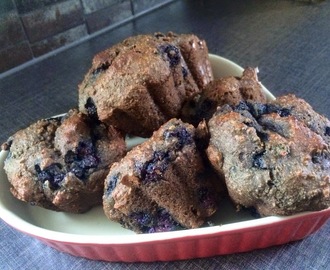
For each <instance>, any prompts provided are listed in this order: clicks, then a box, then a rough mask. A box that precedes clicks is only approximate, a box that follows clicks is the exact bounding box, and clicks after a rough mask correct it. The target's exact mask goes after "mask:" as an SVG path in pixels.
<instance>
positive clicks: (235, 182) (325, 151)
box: [207, 95, 330, 216]
mask: <svg viewBox="0 0 330 270" xmlns="http://www.w3.org/2000/svg"><path fill="white" fill-rule="evenodd" d="M208 127H209V132H210V143H209V146H208V148H207V154H208V157H209V160H210V162H211V163H212V165H213V166H214V168H215V169H216V170H217V172H218V173H219V175H221V176H223V177H224V179H225V181H226V185H227V188H228V192H229V195H230V197H231V199H232V200H233V202H234V203H235V204H236V205H238V206H243V207H247V208H249V207H253V208H255V209H256V210H257V211H258V212H259V213H260V215H262V216H268V215H291V214H295V213H298V212H302V211H316V210H321V209H325V208H328V207H330V150H329V136H330V134H329V132H328V131H329V127H330V122H329V120H328V119H326V118H325V117H324V116H322V115H319V114H318V113H316V112H315V111H314V110H313V109H312V108H311V106H310V105H309V104H307V103H306V102H305V101H303V100H302V99H299V98H297V97H295V96H294V95H288V96H282V97H279V98H278V99H277V100H275V101H273V102H270V103H251V102H241V103H240V104H239V105H237V106H229V105H225V106H223V107H221V108H219V109H218V110H217V112H216V113H215V114H214V116H213V117H212V118H211V119H210V121H209V123H208Z"/></svg>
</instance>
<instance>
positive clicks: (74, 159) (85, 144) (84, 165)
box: [64, 140, 100, 179]
mask: <svg viewBox="0 0 330 270" xmlns="http://www.w3.org/2000/svg"><path fill="white" fill-rule="evenodd" d="M64 161H65V163H66V165H67V167H68V171H71V172H72V173H74V175H75V176H77V177H78V178H80V179H84V178H85V177H86V173H87V171H88V169H91V168H96V167H97V166H98V164H99V162H100V160H99V158H98V157H97V156H96V149H95V147H94V144H93V142H92V141H91V140H88V141H82V142H79V144H78V147H77V149H76V151H75V152H73V151H72V150H70V151H68V152H67V153H66V155H65V156H64Z"/></svg>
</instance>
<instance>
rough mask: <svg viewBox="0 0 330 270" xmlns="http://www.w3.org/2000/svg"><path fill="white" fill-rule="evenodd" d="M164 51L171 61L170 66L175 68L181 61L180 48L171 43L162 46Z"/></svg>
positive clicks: (161, 48)
mask: <svg viewBox="0 0 330 270" xmlns="http://www.w3.org/2000/svg"><path fill="white" fill-rule="evenodd" d="M160 50H161V52H162V53H164V54H165V55H166V57H167V59H168V61H169V62H170V67H171V68H173V67H175V66H177V65H178V64H179V63H180V61H181V55H180V50H179V49H178V48H177V47H176V46H174V45H171V44H167V45H162V46H161V47H160Z"/></svg>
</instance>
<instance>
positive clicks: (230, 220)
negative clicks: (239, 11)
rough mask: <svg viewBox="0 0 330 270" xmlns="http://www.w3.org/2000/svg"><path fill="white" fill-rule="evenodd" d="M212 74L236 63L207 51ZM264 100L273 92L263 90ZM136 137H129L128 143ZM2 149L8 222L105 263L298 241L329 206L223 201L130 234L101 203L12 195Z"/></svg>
mask: <svg viewBox="0 0 330 270" xmlns="http://www.w3.org/2000/svg"><path fill="white" fill-rule="evenodd" d="M210 60H211V63H212V68H213V72H214V74H215V77H222V76H227V75H235V76H240V75H241V74H242V71H243V69H242V68H241V67H240V66H238V65H236V64H235V63H233V62H231V61H229V60H227V59H224V58H222V57H219V56H216V55H210ZM264 91H265V93H266V95H267V98H268V99H274V96H273V95H272V94H271V93H270V92H269V91H268V90H267V89H266V88H264ZM137 143H139V140H132V139H128V145H129V146H130V147H132V146H133V145H135V144H137ZM6 156H7V152H5V151H2V152H1V153H0V217H1V218H2V219H3V220H4V221H5V222H6V223H8V224H9V225H10V226H12V227H14V228H16V229H17V230H19V231H22V232H24V233H26V234H28V235H30V236H32V237H35V238H37V239H39V240H41V241H43V242H44V243H46V244H47V245H49V246H51V247H53V248H56V249H58V250H60V251H63V252H67V253H69V254H72V255H75V256H82V257H86V258H89V259H94V260H105V261H123V262H136V261H168V260H181V259H190V258H201V257H208V256H215V255H222V254H230V253H238V252H246V251H249V250H254V249H260V248H265V247H269V246H273V245H279V244H283V243H287V242H290V241H295V240H298V239H302V238H304V237H306V236H308V235H309V234H311V233H313V232H315V231H316V230H318V229H319V228H320V227H321V226H322V225H323V224H324V223H325V222H326V221H327V219H328V218H329V217H330V209H326V210H323V211H317V212H308V213H301V214H297V215H293V216H290V217H276V216H272V217H265V218H257V217H255V216H254V214H253V213H251V212H249V211H240V212H236V211H235V208H234V207H233V205H232V204H231V203H230V201H226V200H224V201H223V202H222V203H221V205H220V206H219V211H218V213H217V215H216V216H214V217H213V218H212V220H210V222H209V224H208V225H207V226H205V227H203V228H198V229H191V230H182V231H175V232H164V233H154V234H135V233H133V232H132V231H129V230H126V229H123V228H122V227H121V226H120V225H119V224H117V223H114V222H111V221H109V220H108V219H107V218H106V217H105V215H104V214H103V210H102V208H101V207H96V208H94V209H92V210H90V211H89V212H87V213H85V214H68V213H58V212H53V211H50V210H46V209H43V208H40V207H33V206H30V205H28V204H26V203H24V202H21V201H19V200H17V199H15V198H14V197H13V196H12V195H11V193H10V192H9V183H8V180H7V177H6V175H5V173H4V171H3V163H4V160H5V158H6Z"/></svg>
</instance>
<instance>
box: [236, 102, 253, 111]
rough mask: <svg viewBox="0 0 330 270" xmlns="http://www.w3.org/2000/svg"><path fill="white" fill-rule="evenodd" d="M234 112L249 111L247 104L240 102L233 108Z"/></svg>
mask: <svg viewBox="0 0 330 270" xmlns="http://www.w3.org/2000/svg"><path fill="white" fill-rule="evenodd" d="M234 110H235V111H249V110H250V108H249V106H248V104H247V103H246V102H244V101H240V102H239V103H238V105H237V106H235V108H234Z"/></svg>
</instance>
